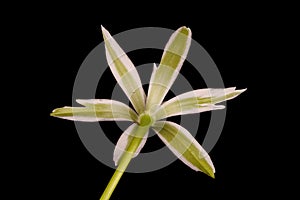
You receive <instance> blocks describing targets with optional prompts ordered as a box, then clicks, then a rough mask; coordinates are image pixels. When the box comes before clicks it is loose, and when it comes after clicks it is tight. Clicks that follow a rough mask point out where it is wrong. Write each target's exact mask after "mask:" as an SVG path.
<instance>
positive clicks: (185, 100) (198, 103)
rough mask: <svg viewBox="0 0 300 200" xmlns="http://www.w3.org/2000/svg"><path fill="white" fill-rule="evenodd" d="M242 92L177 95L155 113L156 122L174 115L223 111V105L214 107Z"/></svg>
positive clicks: (200, 90)
mask: <svg viewBox="0 0 300 200" xmlns="http://www.w3.org/2000/svg"><path fill="white" fill-rule="evenodd" d="M245 90H246V89H244V90H235V87H231V88H226V89H199V90H193V91H190V92H186V93H183V94H181V95H178V96H176V97H174V98H172V99H170V100H169V101H167V102H164V103H163V104H162V106H161V107H160V108H159V109H158V110H157V112H156V113H155V117H156V119H157V120H159V119H163V118H167V117H170V116H175V115H185V114H193V113H200V112H205V111H211V110H218V109H223V108H225V106H223V105H215V104H216V103H220V102H223V101H226V100H230V99H233V98H235V97H237V96H238V95H239V94H241V93H243V92H244V91H245Z"/></svg>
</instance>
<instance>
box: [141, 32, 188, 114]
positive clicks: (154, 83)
mask: <svg viewBox="0 0 300 200" xmlns="http://www.w3.org/2000/svg"><path fill="white" fill-rule="evenodd" d="M191 34H192V33H191V30H190V29H189V28H186V27H181V28H179V29H178V30H177V31H175V33H173V34H172V36H171V37H170V39H169V41H168V43H167V45H166V47H165V50H164V53H163V55H162V58H161V61H160V64H159V66H158V68H156V67H154V70H153V73H152V76H151V79H150V85H149V91H148V97H147V103H146V109H147V110H151V109H152V108H153V106H158V105H160V104H161V102H162V101H163V99H164V97H165V96H166V94H167V92H168V91H169V89H170V88H171V86H172V84H173V83H174V81H175V79H176V77H177V75H178V73H179V71H180V69H181V67H182V64H183V62H184V60H185V58H186V55H187V53H188V50H189V47H190V44H191Z"/></svg>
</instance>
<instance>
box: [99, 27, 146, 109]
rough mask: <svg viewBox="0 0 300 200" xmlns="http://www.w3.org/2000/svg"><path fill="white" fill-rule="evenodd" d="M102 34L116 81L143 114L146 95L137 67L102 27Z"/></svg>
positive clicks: (107, 57) (108, 60)
mask: <svg viewBox="0 0 300 200" xmlns="http://www.w3.org/2000/svg"><path fill="white" fill-rule="evenodd" d="M102 34H103V38H104V42H105V50H106V59H107V62H108V65H109V67H110V69H111V71H112V73H113V75H114V77H115V79H116V80H117V82H118V84H119V85H120V87H121V88H122V90H123V91H124V92H125V94H126V96H127V97H128V98H129V100H130V102H131V103H132V105H133V107H134V108H135V110H136V111H137V113H141V112H143V111H144V109H145V101H146V100H145V99H146V95H145V92H144V89H143V87H142V83H141V79H140V77H139V74H138V72H137V70H136V68H135V66H134V65H133V63H132V62H131V60H130V59H129V58H128V56H127V55H126V53H125V52H124V51H123V50H122V48H121V47H120V46H119V45H118V43H117V42H116V41H115V40H114V38H113V37H112V36H111V35H110V33H109V32H108V31H107V30H106V29H105V28H104V27H102Z"/></svg>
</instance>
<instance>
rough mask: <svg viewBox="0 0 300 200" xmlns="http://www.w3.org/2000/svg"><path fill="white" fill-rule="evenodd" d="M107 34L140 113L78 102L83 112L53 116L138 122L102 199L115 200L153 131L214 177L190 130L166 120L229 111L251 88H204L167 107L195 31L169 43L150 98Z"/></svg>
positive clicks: (112, 62) (114, 63)
mask: <svg viewBox="0 0 300 200" xmlns="http://www.w3.org/2000/svg"><path fill="white" fill-rule="evenodd" d="M102 33H103V38H104V41H105V49H106V58H107V62H108V65H109V67H110V69H111V71H112V73H113V75H114V77H115V78H116V80H117V82H118V84H119V85H120V86H121V88H122V90H123V91H124V92H125V94H126V96H127V97H128V98H129V100H130V102H131V103H132V105H133V108H134V109H131V108H130V107H129V106H127V105H125V104H124V103H122V102H119V101H115V100H108V99H87V100H83V99H77V100H76V101H77V102H78V103H79V104H81V105H83V107H62V108H57V109H55V110H53V112H52V113H51V116H54V117H59V118H63V119H68V120H75V121H90V122H93V121H108V120H115V121H118V120H120V121H131V122H133V123H132V125H131V126H129V127H128V128H127V129H126V130H125V131H124V133H123V134H122V135H121V137H120V138H119V140H118V142H117V145H116V147H115V151H114V156H113V160H114V162H115V165H118V168H117V170H116V172H115V174H114V176H113V178H112V180H111V182H110V183H109V185H108V187H107V189H106V191H105V192H104V194H103V196H102V197H103V198H109V197H110V195H111V193H112V191H113V190H114V187H115V186H116V184H117V182H118V180H119V179H120V177H121V176H118V175H120V174H122V173H123V172H124V171H125V169H126V167H127V165H128V164H129V162H130V160H131V159H132V158H133V157H135V156H137V155H138V154H139V152H140V151H141V149H142V148H143V146H144V145H145V142H146V140H147V137H148V132H149V129H150V128H152V129H153V130H154V131H155V132H156V133H157V135H158V136H159V138H160V139H161V140H162V141H163V142H164V143H165V144H166V145H167V146H168V147H169V149H170V150H171V151H172V152H173V153H174V154H175V155H176V156H177V157H178V158H179V159H180V160H182V161H183V162H184V163H185V164H186V165H188V166H189V167H190V168H192V169H194V170H196V171H201V172H204V173H205V174H207V175H209V176H211V177H214V173H215V168H214V166H213V163H212V161H211V159H210V157H209V155H208V153H207V152H206V151H205V150H204V149H203V148H202V147H201V145H200V144H199V143H198V142H197V141H196V140H195V138H194V137H193V136H192V135H191V134H190V133H189V131H188V130H187V129H185V128H183V127H182V126H180V125H178V124H176V123H174V122H170V121H166V120H164V119H166V118H167V117H170V116H176V115H186V114H193V113H200V112H205V111H211V110H217V109H223V108H224V106H223V105H218V103H220V102H222V101H226V100H229V99H233V98H235V97H237V96H238V95H239V94H241V93H242V92H244V91H245V89H243V90H236V88H235V87H231V88H226V89H198V90H194V91H190V92H186V93H184V94H181V95H179V96H176V97H174V98H172V99H170V100H168V101H166V102H163V99H164V97H165V95H166V94H167V92H168V91H169V89H170V87H171V86H172V84H173V82H174V81H175V79H176V77H177V75H178V74H179V71H180V69H181V67H182V65H183V62H184V60H185V58H186V56H187V53H188V50H189V47H190V44H191V30H190V29H189V28H187V27H181V28H179V29H178V30H176V31H175V32H174V33H173V34H172V36H171V37H170V39H169V41H168V43H167V44H166V47H165V49H164V53H163V55H162V58H161V62H160V64H159V66H158V67H157V66H156V65H155V64H154V67H153V72H152V75H151V79H150V84H149V90H148V95H147V96H146V95H145V91H144V89H143V87H142V83H141V80H140V77H139V74H138V72H137V70H136V68H135V66H134V65H133V63H132V62H131V60H130V59H129V58H128V57H127V55H126V53H125V52H124V51H123V50H122V49H121V47H120V46H119V45H118V43H117V42H116V41H115V40H114V38H113V37H112V36H111V35H110V33H109V32H108V31H107V30H106V29H105V28H104V27H102ZM115 176H116V177H115Z"/></svg>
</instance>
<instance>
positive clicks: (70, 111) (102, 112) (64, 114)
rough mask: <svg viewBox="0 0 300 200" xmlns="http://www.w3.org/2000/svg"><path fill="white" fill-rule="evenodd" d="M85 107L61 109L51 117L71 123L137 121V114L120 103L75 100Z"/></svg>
mask: <svg viewBox="0 0 300 200" xmlns="http://www.w3.org/2000/svg"><path fill="white" fill-rule="evenodd" d="M76 101H77V102H78V103H80V104H82V105H84V106H85V107H62V108H57V109H55V110H53V111H52V113H51V116H53V117H59V118H62V119H68V120H73V121H86V122H95V121H112V120H115V121H133V122H135V121H137V118H138V117H137V114H136V113H135V112H134V111H133V110H132V109H131V108H129V107H128V106H127V105H125V104H124V103H122V102H119V101H114V100H108V99H85V100H83V99H77V100H76Z"/></svg>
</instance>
